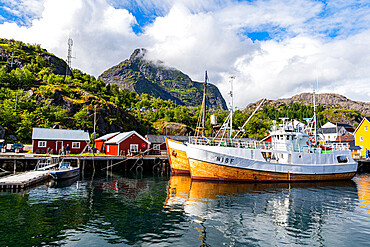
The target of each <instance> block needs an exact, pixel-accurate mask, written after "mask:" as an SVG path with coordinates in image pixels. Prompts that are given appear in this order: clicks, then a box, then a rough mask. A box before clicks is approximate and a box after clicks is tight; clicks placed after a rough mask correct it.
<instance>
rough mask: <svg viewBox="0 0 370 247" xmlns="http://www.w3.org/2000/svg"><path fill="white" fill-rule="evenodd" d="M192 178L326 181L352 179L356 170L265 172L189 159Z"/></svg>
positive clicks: (250, 180) (255, 180)
mask: <svg viewBox="0 0 370 247" xmlns="http://www.w3.org/2000/svg"><path fill="white" fill-rule="evenodd" d="M189 163H190V169H191V178H192V179H194V180H211V181H245V182H293V181H297V182H298V181H325V180H345V179H351V178H353V176H354V175H355V172H348V173H338V174H291V173H279V172H265V171H257V170H251V169H244V168H237V167H230V166H222V165H216V164H212V163H208V162H204V161H199V160H194V159H189Z"/></svg>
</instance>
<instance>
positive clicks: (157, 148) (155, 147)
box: [153, 144, 161, 150]
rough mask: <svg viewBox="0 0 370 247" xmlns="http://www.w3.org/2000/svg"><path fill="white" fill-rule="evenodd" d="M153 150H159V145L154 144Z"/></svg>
mask: <svg viewBox="0 0 370 247" xmlns="http://www.w3.org/2000/svg"><path fill="white" fill-rule="evenodd" d="M153 150H161V144H154V145H153Z"/></svg>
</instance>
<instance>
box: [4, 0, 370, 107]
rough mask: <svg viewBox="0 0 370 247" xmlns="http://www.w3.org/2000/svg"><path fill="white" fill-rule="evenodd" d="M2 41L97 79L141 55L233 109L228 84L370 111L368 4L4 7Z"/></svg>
mask: <svg viewBox="0 0 370 247" xmlns="http://www.w3.org/2000/svg"><path fill="white" fill-rule="evenodd" d="M0 37H3V38H14V39H17V40H22V41H24V42H27V43H32V44H34V43H37V44H41V45H42V47H44V48H46V49H48V51H50V52H53V53H54V54H56V55H57V56H59V57H62V58H65V57H66V53H67V40H68V37H71V38H72V39H73V40H74V47H73V53H74V56H75V57H76V58H75V59H74V60H73V61H72V66H73V67H75V68H79V69H81V70H83V71H85V72H87V73H90V74H93V75H95V76H98V75H99V74H100V73H102V72H103V71H104V70H106V69H107V68H109V67H110V66H113V65H115V64H117V63H119V62H120V61H122V60H124V59H127V58H128V57H129V56H130V54H131V53H132V52H133V50H134V49H135V48H139V47H145V48H147V49H148V50H149V53H148V59H152V60H162V61H164V62H165V64H167V65H168V66H170V67H174V68H177V69H180V70H182V71H183V72H184V73H187V74H189V76H190V77H191V78H192V79H194V80H198V81H201V80H202V78H203V73H204V70H208V72H209V77H210V80H211V83H214V84H216V85H217V86H218V87H219V89H220V90H221V93H222V94H223V95H224V97H225V98H226V99H227V91H228V90H229V89H228V88H229V84H228V81H229V80H228V77H229V76H231V75H233V76H235V77H236V79H235V86H234V88H236V91H240V92H246V93H243V95H242V96H239V97H238V94H237V93H236V94H235V101H236V104H237V105H238V106H239V107H240V108H243V107H244V106H245V105H247V104H248V103H250V102H254V101H256V100H259V99H260V98H262V97H267V98H271V99H276V98H281V97H290V96H292V95H294V94H297V93H301V92H308V91H312V88H313V85H314V84H315V81H316V80H318V81H319V92H335V93H340V94H343V95H345V96H346V97H349V98H351V99H355V100H363V101H368V98H369V96H370V87H368V86H367V85H368V83H369V79H370V78H369V75H368V72H367V71H368V68H369V66H370V55H369V54H370V48H369V45H368V44H369V42H370V1H368V0H366V1H365V0H356V1H355V0H329V1H317V0H252V1H232V0H156V1H154V0H136V1H132V0H131V1H130V0H0Z"/></svg>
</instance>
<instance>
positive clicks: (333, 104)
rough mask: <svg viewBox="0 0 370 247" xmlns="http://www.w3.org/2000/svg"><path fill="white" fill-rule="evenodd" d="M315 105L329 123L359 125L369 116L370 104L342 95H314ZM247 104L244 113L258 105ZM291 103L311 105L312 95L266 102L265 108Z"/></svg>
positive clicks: (305, 94)
mask: <svg viewBox="0 0 370 247" xmlns="http://www.w3.org/2000/svg"><path fill="white" fill-rule="evenodd" d="M315 100H316V104H317V105H321V106H323V108H324V112H323V113H324V116H325V117H326V118H327V119H328V120H329V121H334V122H341V123H347V124H351V125H353V124H354V123H359V122H361V120H362V119H363V117H364V116H370V103H368V102H361V101H353V100H350V99H348V98H346V97H345V96H343V95H339V94H334V93H323V94H316V99H315ZM260 102H261V100H260V101H258V102H256V103H252V104H249V105H248V106H247V107H246V108H245V111H246V112H251V111H252V110H253V109H254V108H255V107H256V106H257V105H258V104H259V103H260ZM292 103H300V104H303V105H313V95H312V93H301V94H298V95H295V96H293V97H291V98H284V99H278V100H266V102H265V103H264V105H265V106H270V107H277V108H279V107H280V108H281V107H286V106H287V105H288V106H289V105H291V104H292Z"/></svg>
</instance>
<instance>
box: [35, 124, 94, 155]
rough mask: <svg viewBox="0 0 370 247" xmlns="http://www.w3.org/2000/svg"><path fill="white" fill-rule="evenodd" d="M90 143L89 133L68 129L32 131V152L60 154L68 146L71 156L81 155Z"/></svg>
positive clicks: (38, 129)
mask: <svg viewBox="0 0 370 247" xmlns="http://www.w3.org/2000/svg"><path fill="white" fill-rule="evenodd" d="M89 143H90V137H89V132H85V131H83V130H68V129H47V128H33V129H32V152H33V153H52V154H60V153H61V151H62V150H64V154H66V149H67V146H69V150H70V153H71V154H78V153H81V152H82V151H83V150H84V149H85V147H86V146H87V145H88V144H89Z"/></svg>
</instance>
